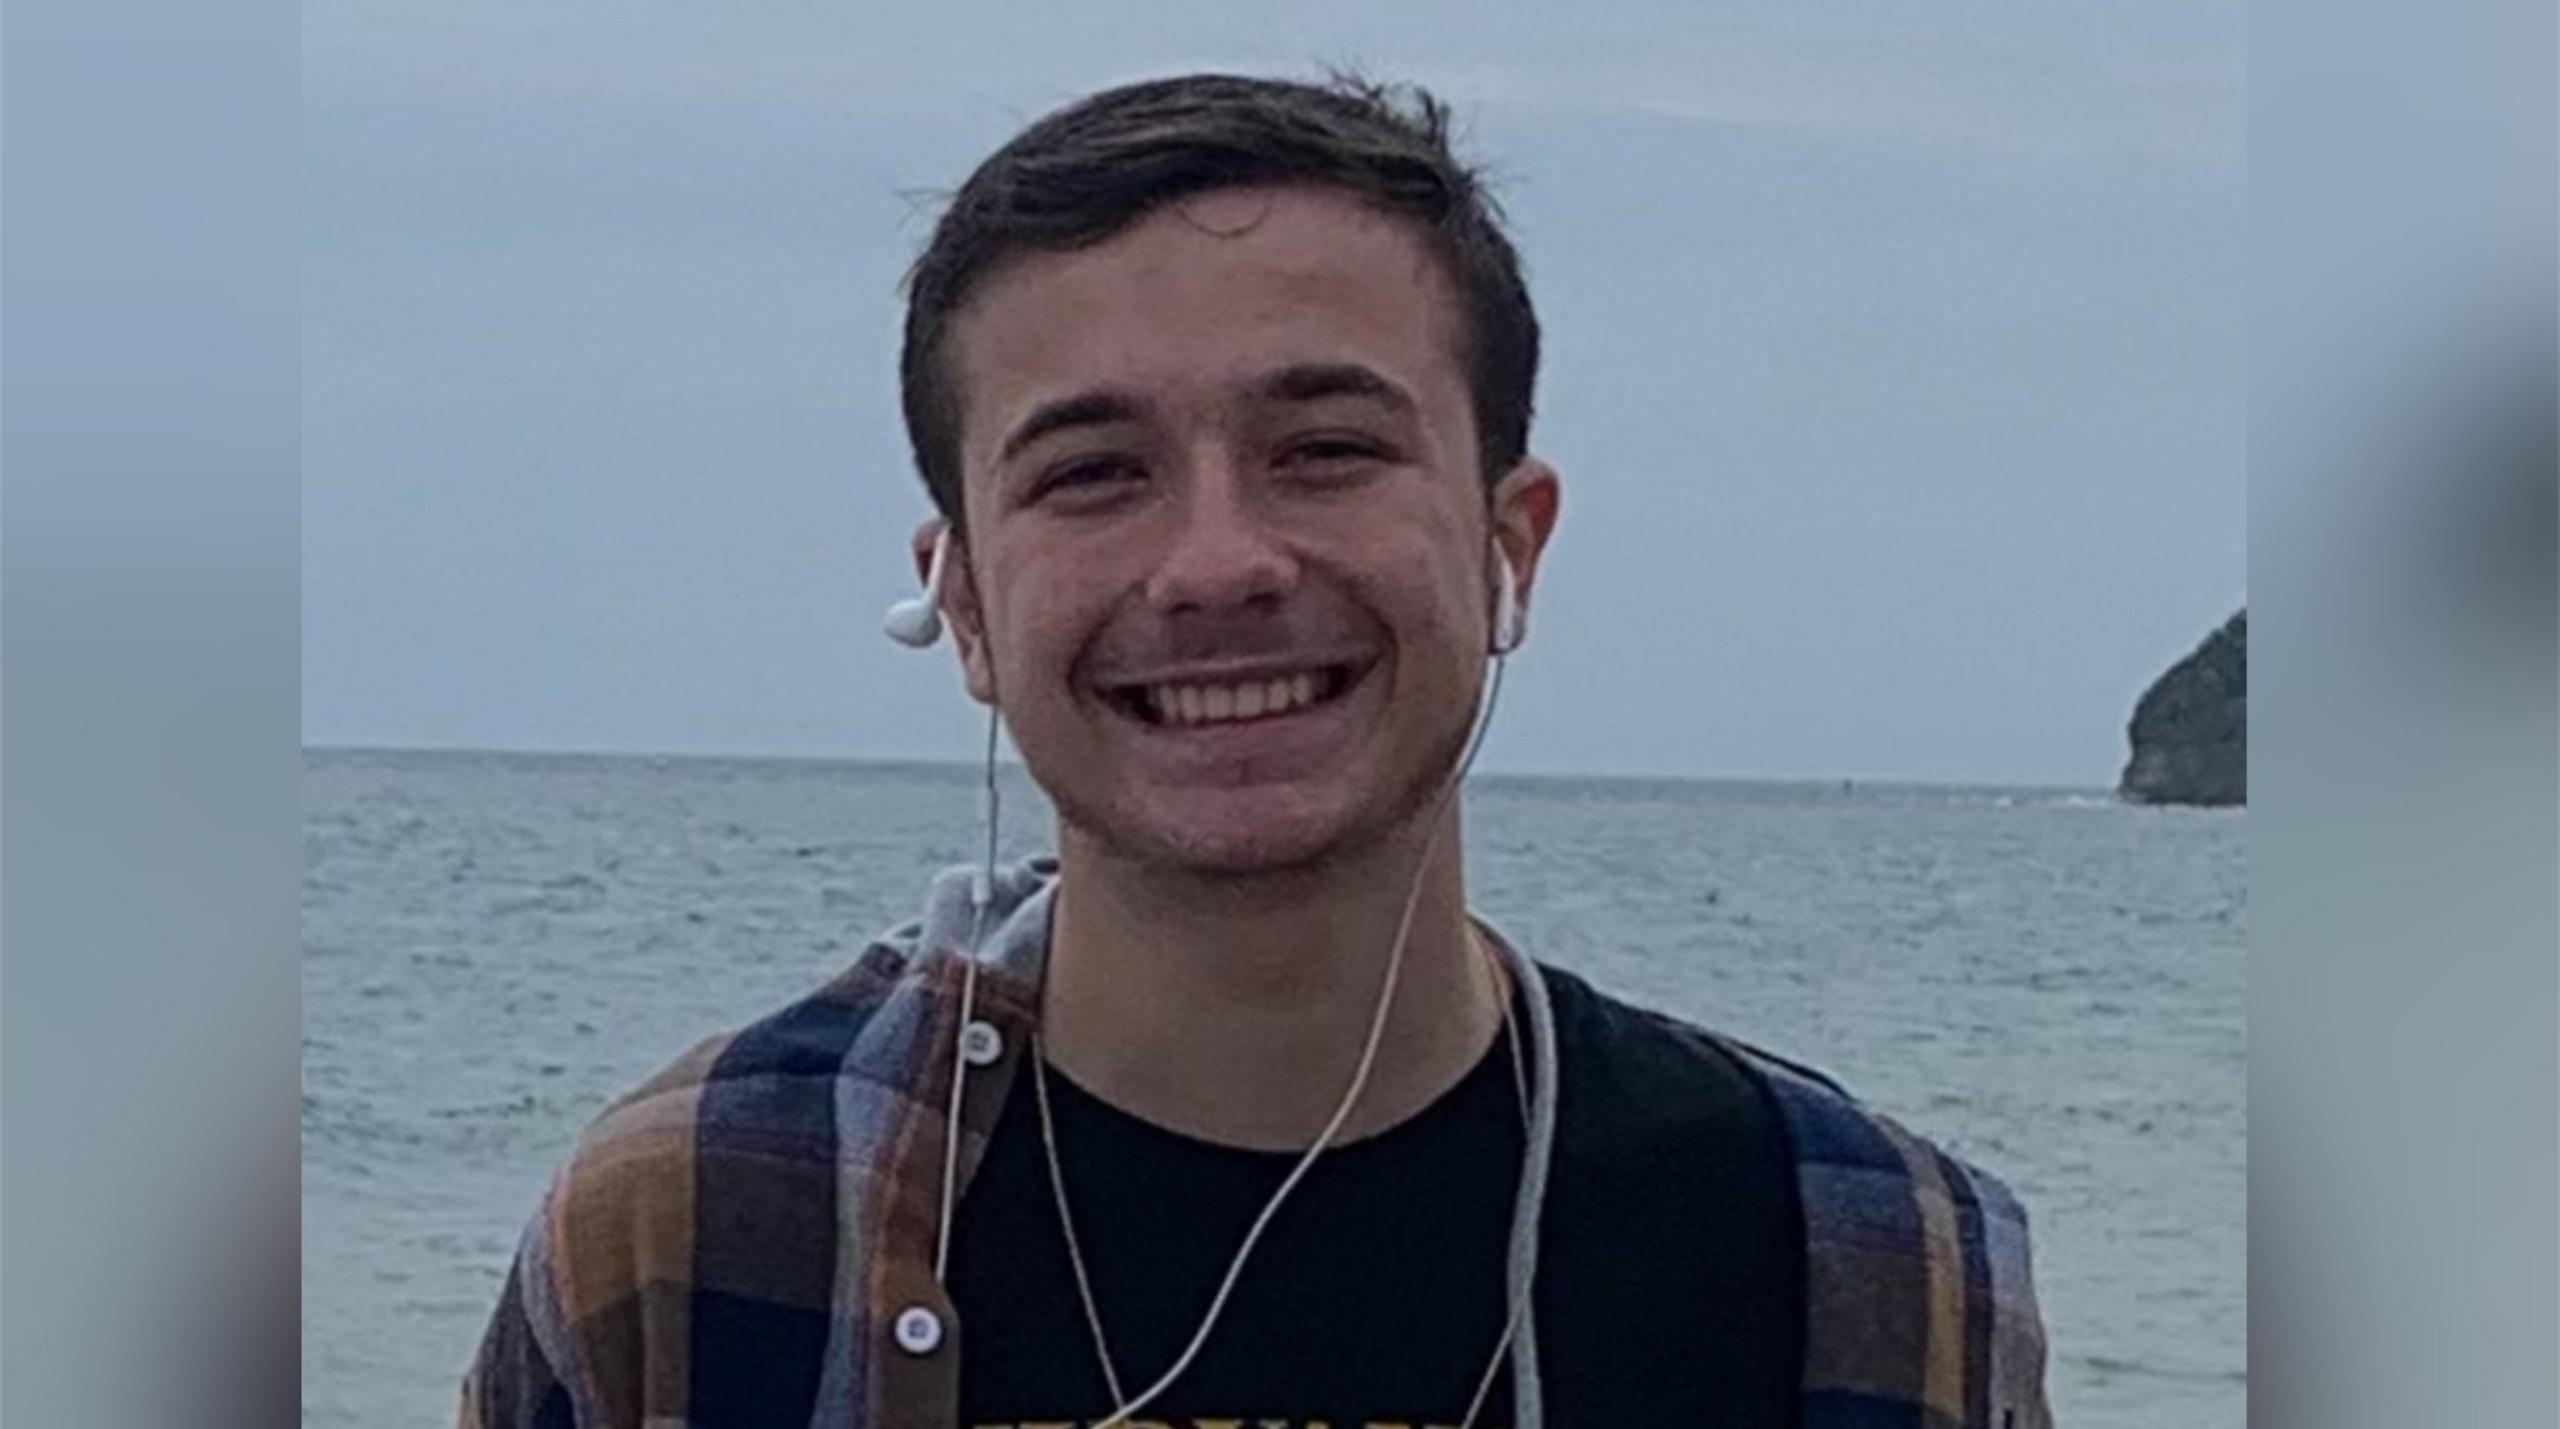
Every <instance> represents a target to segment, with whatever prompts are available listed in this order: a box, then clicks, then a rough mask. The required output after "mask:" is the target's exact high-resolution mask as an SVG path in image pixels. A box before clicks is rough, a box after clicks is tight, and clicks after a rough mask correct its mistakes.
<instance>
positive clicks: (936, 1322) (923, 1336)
mask: <svg viewBox="0 0 2560 1429" xmlns="http://www.w3.org/2000/svg"><path fill="white" fill-rule="evenodd" d="M897 1336H898V1348H899V1349H902V1350H905V1351H906V1352H907V1353H908V1354H911V1355H929V1354H932V1353H933V1352H934V1351H935V1350H937V1349H939V1348H941V1347H942V1317H941V1316H939V1315H937V1314H935V1313H933V1312H932V1311H931V1310H928V1309H926V1308H925V1307H923V1306H922V1305H910V1306H908V1307H907V1308H905V1309H904V1310H901V1311H899V1312H898V1324H897Z"/></svg>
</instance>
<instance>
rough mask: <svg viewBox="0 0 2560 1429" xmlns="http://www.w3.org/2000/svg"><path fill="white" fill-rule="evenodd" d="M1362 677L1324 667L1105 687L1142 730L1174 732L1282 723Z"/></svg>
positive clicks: (1325, 701)
mask: <svg viewBox="0 0 2560 1429" xmlns="http://www.w3.org/2000/svg"><path fill="white" fill-rule="evenodd" d="M1361 673H1362V672H1361V671H1360V670H1358V669H1356V668H1355V667H1353V666H1350V665H1321V666H1316V667H1312V668H1309V669H1302V670H1296V671H1291V672H1283V673H1273V674H1262V673H1259V672H1256V673H1253V674H1250V675H1247V676H1245V677H1243V678H1234V677H1222V678H1217V679H1182V680H1161V681H1148V682H1145V683H1140V684H1113V685H1105V686H1103V695H1104V697H1105V698H1106V699H1108V700H1109V701H1110V702H1111V704H1113V705H1114V706H1116V707H1118V708H1119V710H1120V711H1121V712H1122V713H1123V714H1126V715H1128V716H1130V717H1131V718H1133V719H1136V720H1138V721H1139V722H1141V723H1143V724H1149V725H1156V726H1162V727H1167V728H1173V729H1190V728H1198V727H1202V726H1207V725H1222V724H1242V723H1246V722H1248V721H1252V720H1268V719H1278V718H1280V717H1282V716H1284V715H1291V714H1296V713H1299V712H1301V711H1304V710H1309V709H1316V708H1320V707H1322V706H1324V705H1328V704H1331V703H1333V702H1334V701H1335V700H1338V699H1340V698H1342V696H1343V694H1344V693H1345V692H1347V691H1348V690H1349V689H1350V688H1351V687H1352V686H1353V685H1354V684H1356V683H1358V681H1359V677H1360V674H1361Z"/></svg>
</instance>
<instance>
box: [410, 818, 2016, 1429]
mask: <svg viewBox="0 0 2560 1429" xmlns="http://www.w3.org/2000/svg"><path fill="white" fill-rule="evenodd" d="M1053 868H1054V865H1053V864H1050V863H1048V862H1047V861H1046V860H1039V861H1035V862H1033V863H1031V864H1026V865H1022V866H1020V867H1017V868H1014V869H1010V870H1007V871H1005V872H1004V873H1003V875H1002V876H1001V877H1000V880H999V889H998V898H999V901H998V906H999V907H1000V908H1001V907H1011V908H1012V909H1013V912H1012V914H1011V916H1009V917H1008V918H1007V919H1006V920H1005V922H1004V923H1003V925H1002V926H1001V927H1000V928H999V929H998V930H997V932H996V933H995V934H994V935H993V936H992V937H991V938H990V939H989V940H988V952H987V955H986V957H985V959H984V960H982V962H981V964H980V973H979V977H978V990H977V1002H976V1014H975V1016H976V1020H977V1021H979V1022H983V1023H984V1024H986V1026H987V1028H988V1029H989V1030H991V1031H992V1032H993V1034H994V1037H993V1039H992V1041H990V1039H988V1038H987V1036H986V1033H985V1032H981V1033H979V1034H977V1035H978V1039H979V1041H980V1043H981V1045H982V1047H984V1048H985V1050H986V1052H988V1053H990V1054H992V1056H993V1060H992V1061H990V1062H988V1063H987V1064H986V1065H984V1066H983V1067H981V1068H980V1069H979V1071H978V1072H976V1073H975V1074H973V1075H972V1076H971V1077H970V1078H969V1082H968V1086H967V1088H966V1090H965V1092H964V1094H963V1100H962V1108H961V1144H960V1148H959V1162H958V1165H959V1172H958V1174H959V1177H960V1185H961V1186H962V1187H963V1188H965V1187H966V1186H967V1184H968V1178H969V1176H970V1174H971V1172H972V1171H973V1170H974V1169H975V1168H976V1165H977V1163H978V1160H979V1157H980V1156H981V1154H982V1153H983V1152H984V1151H985V1150H986V1146H987V1140H988V1137H989V1135H990V1134H991V1133H992V1132H993V1130H994V1128H995V1124H996V1116H997V1113H998V1112H999V1111H1000V1110H1001V1109H1002V1107H1003V1105H1004V1101H1005V1097H1006V1094H1007V1090H1008V1088H1009V1087H1010V1085H1011V1083H1012V1079H1013V1074H1014V1073H1015V1071H1016V1070H1017V1069H1018V1068H1019V1066H1020V1065H1021V1060H1022V1056H1023V1053H1024V1051H1025V1049H1026V1048H1027V1047H1028V1045H1029V1034H1030V1032H1031V1029H1032V1021H1033V1017H1034V1015H1035V1013H1036V1010H1037V1006H1038V988H1039V979H1040V961H1041V957H1042V954H1043V952H1044V951H1045V948H1046V945H1047V928H1048V899H1047V893H1046V890H1047V886H1048V885H1047V876H1048V874H1049V873H1050V872H1051V870H1052V869H1053ZM958 886H960V885H954V884H952V883H951V882H949V881H946V882H945V883H944V884H943V885H942V886H941V888H940V890H939V893H940V894H941V896H938V897H937V898H936V899H935V900H934V902H933V905H932V908H933V911H930V912H928V913H927V915H926V917H925V918H924V919H923V920H922V921H921V922H920V923H917V924H910V925H909V926H907V927H905V928H902V929H900V930H898V931H897V932H895V933H892V934H890V935H889V936H888V937H887V938H885V939H883V940H882V941H880V942H878V943H875V944H873V945H872V946H871V947H870V948H868V949H867V950H866V951H865V952H864V953H863V955H862V957H861V959H860V960H859V961H858V962H857V963H856V964H855V965H854V966H853V967H852V968H851V969H850V970H849V971H847V972H846V973H844V974H843V975H842V976H840V977H838V978H837V979H836V980H835V981H833V982H832V983H830V984H828V985H827V986H826V987H824V988H821V989H820V990H819V991H818V992H816V993H815V994H813V995H811V996H810V997H808V998H805V999H803V1000H802V1001H800V1002H798V1003H795V1004H794V1005H792V1006H791V1007H789V1008H786V1009H784V1010H783V1011H781V1012H779V1013H777V1014H775V1015H774V1016H771V1017H768V1018H766V1019H765V1020H763V1021H761V1022H758V1023H756V1024H754V1025H752V1026H750V1027H747V1028H746V1029H744V1030H742V1031H739V1032H736V1033H733V1034H730V1035H727V1036H723V1037H718V1038H714V1039H712V1040H710V1041H708V1042H705V1043H703V1044H702V1045H700V1046H698V1047H696V1048H694V1049H693V1051H691V1052H689V1053H687V1054H686V1055H685V1056H684V1057H682V1058H681V1059H679V1060H678V1061H677V1062H676V1063H675V1065H673V1066H671V1067H669V1068H668V1069H667V1070H666V1071H664V1072H662V1073H660V1074H659V1075H658V1076H657V1077H655V1078H653V1079H652V1080H650V1081H649V1082H648V1083H647V1084H645V1085H643V1086H642V1087H640V1088H639V1089H638V1090H636V1091H634V1092H633V1093H631V1094H630V1095H629V1096H627V1097H625V1098H624V1099H622V1100H621V1101H620V1102H618V1103H616V1104H615V1105H614V1106H613V1107H612V1108H611V1109H609V1110H607V1111H606V1112H605V1113H604V1115H603V1116H602V1117H601V1118H599V1119H598V1120H597V1121H596V1123H595V1124H594V1125H593V1126H592V1127H591V1128H590V1129H589V1130H588V1132H587V1134H586V1135H585V1136H584V1137H583V1138H582V1139H581V1141H580V1142H579V1144H578V1147H577V1149H576V1151H575V1152H574V1153H573V1154H572V1156H571V1157H570V1159H569V1162H568V1164H567V1165H566V1166H565V1167H564V1168H563V1169H562V1170H561V1171H560V1173H559V1174H558V1176H557V1177H555V1178H554V1180H553V1181H552V1183H551V1187H550V1190H549V1193H548V1194H547V1195H546V1196H545V1198H544V1201H543V1204H542V1209H541V1211H540V1213H539V1214H538V1215H536V1216H535V1218H534V1220H533V1222H532V1224H531V1225H530V1226H529V1227H528V1228H527V1229H526V1231H525V1235H524V1240H523V1243H522V1245H521V1247H520V1249H519V1250H518V1252H517V1255H516V1260H515V1264H514V1266H513V1267H512V1269H511V1270H510V1272H509V1274H508V1276H507V1282H506V1288H505V1291H504V1293H503V1295H502V1297H501V1299H500V1300H499V1303H498V1307H497V1310H496V1313H495V1314H494V1315H493V1316H492V1318H491V1320H490V1324H489V1328H488V1331H487V1334H486V1336H485V1337H484V1338H483V1340H482V1343H481V1347H480V1352H479V1355H478V1358H477V1359H476V1360H475V1362H474V1363H473V1365H472V1367H471V1370H470V1373H469V1374H468V1376H467V1377H466V1378H465V1380H464V1383H463V1390H462V1409H461V1417H460V1424H461V1425H462V1429H570V1426H579V1429H676V1426H706V1429H707V1427H708V1426H723V1429H728V1426H745V1425H768V1424H769V1425H784V1424H788V1425H794V1426H799V1425H807V1426H810V1429H952V1426H954V1425H956V1424H957V1423H958V1420H959V1392H960V1368H959V1366H960V1360H959V1352H960V1342H961V1326H960V1321H959V1317H958V1315H957V1314H956V1313H955V1312H954V1310H953V1307H952V1304H951V1301H950V1299H949V1297H948V1296H947V1295H946V1294H945V1293H944V1291H943V1289H942V1287H941V1285H940V1284H939V1283H938V1282H937V1281H936V1279H935V1277H934V1273H933V1255H934V1243H935V1234H936V1227H937V1222H938V1216H939V1212H940V1193H941V1184H940V1182H941V1174H942V1164H943V1153H944V1127H945V1118H946V1114H947V1109H948V1105H949V1094H950V1086H951V1082H950V1078H951V1062H952V1049H953V1045H954V1044H953V1040H952V1039H953V1038H954V1037H955V1036H957V1035H958V1034H959V1028H958V1027H957V1026H956V1025H955V1024H956V1022H957V1021H958V1017H959V1010H960V988H961V973H962V971H963V966H964V965H963V963H962V960H961V954H959V953H957V952H955V951H953V949H955V948H958V947H962V946H965V945H966V941H967V935H968V931H969V930H968V927H967V923H966V914H965V899H962V898H955V897H952V896H950V895H951V894H952V893H953V892H954V891H955V890H956V887H958ZM955 909H958V910H961V911H958V912H955V911H954V910H955ZM1687 1035H1690V1036H1693V1037H1696V1038H1699V1039H1706V1038H1708V1036H1709V1034H1706V1033H1703V1032H1697V1031H1695V1030H1694V1029H1689V1030H1688V1032H1687ZM1718 1045H1722V1046H1726V1047H1727V1048H1728V1049H1729V1050H1731V1051H1733V1052H1735V1053H1736V1054H1737V1055H1739V1056H1741V1057H1742V1058H1743V1060H1744V1065H1746V1066H1747V1067H1749V1068H1751V1069H1752V1070H1753V1071H1754V1072H1755V1073H1756V1074H1758V1075H1759V1076H1760V1077H1761V1078H1762V1079H1763V1081H1764V1082H1765V1084H1766V1085H1767V1087H1768V1088H1769V1090H1770V1092H1771V1093H1772V1095H1773V1097H1774V1099H1775V1101H1776V1103H1777V1105H1778V1107H1779V1109H1780V1113H1781V1121H1782V1123H1783V1124H1784V1126H1785V1128H1786V1131H1787V1134H1788V1137H1789V1140H1790V1143H1791V1145H1792V1148H1793V1151H1794V1154H1795V1158H1796V1168H1797V1186H1798V1190H1799V1195H1800V1199H1801V1201H1802V1204H1803V1209H1804V1222H1805V1252H1806V1254H1805V1270H1806V1283H1805V1291H1806V1307H1807V1311H1808V1316H1809V1320H1808V1325H1807V1331H1808V1333H1807V1338H1806V1352H1805V1366H1804V1397H1803V1410H1804V1424H1805V1425H1806V1426H1807V1429H1888V1426H1890V1429H1903V1427H1904V1426H1908V1429H2049V1426H2050V1424H2051V1422H2052V1421H2051V1416H2050V1414H2049V1412H2048V1411H2047V1409H2046V1405H2045V1399H2044V1332H2043V1327H2042V1325H2041V1323H2040V1321H2039V1319H2038V1316H2037V1312H2036V1304H2035V1294H2034V1289H2033V1287H2032V1286H2031V1284H2030V1283H2029V1280H2028V1269H2027V1264H2028V1262H2027V1229H2026V1218H2025V1214H2024V1213H2023V1212H2022V1211H2021V1210H2020V1209H2019V1207H2018V1203H2017V1202H2016V1201H2015V1200H2014V1199H2013V1198H2012V1197H2011V1196H2010V1195H2009V1193H2008V1191H2007V1190H2006V1189H2005V1188H2003V1187H2002V1186H2001V1185H2000V1183H1999V1182H1997V1181H1995V1180H1993V1179H1992V1178H1991V1177H1989V1176H1987V1175H1985V1174H1983V1173H1982V1172H1980V1171H1976V1170H1973V1169H1971V1168H1969V1167H1967V1166H1965V1165H1963V1164H1962V1163H1961V1162H1958V1161H1956V1160H1955V1159H1954V1158H1952V1157H1949V1156H1947V1155H1946V1154H1945V1153H1943V1152H1941V1151H1939V1150H1937V1149H1936V1148H1934V1147H1932V1146H1930V1145H1929V1144H1928V1143H1927V1142H1925V1141H1922V1140H1921V1139H1920V1138H1918V1137H1916V1136H1914V1135H1912V1134H1911V1133H1909V1132H1907V1131H1904V1130H1902V1129H1901V1128H1900V1127H1898V1126H1896V1125H1894V1124H1893V1123H1892V1122H1891V1121H1888V1120H1886V1119H1885V1118H1883V1117H1881V1116H1878V1115H1876V1114H1874V1113H1872V1112H1869V1111H1866V1110H1864V1109H1862V1108H1861V1107H1859V1106H1858V1105H1857V1104H1856V1103H1854V1102H1852V1101H1851V1100H1850V1099H1849V1098H1848V1097H1847V1096H1846V1095H1845V1094H1844V1093H1842V1092H1841V1091H1839V1090H1838V1089H1837V1088H1836V1087H1834V1086H1832V1085H1831V1084H1830V1083H1829V1082H1827V1081H1826V1080H1824V1079H1822V1078H1821V1077H1820V1076H1818V1075H1817V1074H1815V1073H1812V1072H1809V1071H1806V1070H1804V1069H1802V1068H1799V1067H1796V1066H1793V1065H1792V1064H1789V1063H1786V1062H1783V1061H1780V1060H1777V1059H1775V1058H1771V1057H1769V1056H1767V1055H1766V1054H1763V1053H1759V1052H1756V1051H1754V1050H1752V1049H1749V1048H1746V1047H1741V1046H1738V1045H1736V1044H1730V1043H1719V1044H1718ZM1702 1055H1703V1053H1702ZM1702 1289H1704V1288H1703V1287H1702Z"/></svg>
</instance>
